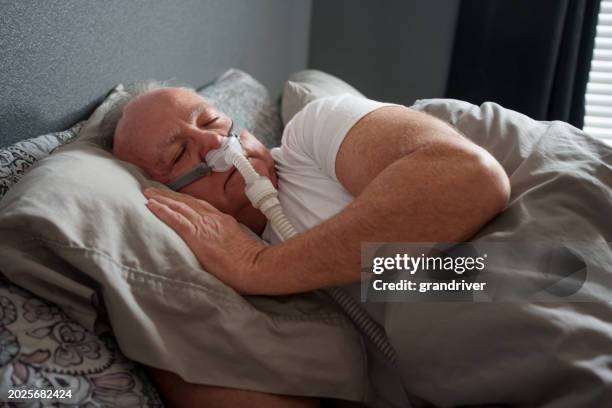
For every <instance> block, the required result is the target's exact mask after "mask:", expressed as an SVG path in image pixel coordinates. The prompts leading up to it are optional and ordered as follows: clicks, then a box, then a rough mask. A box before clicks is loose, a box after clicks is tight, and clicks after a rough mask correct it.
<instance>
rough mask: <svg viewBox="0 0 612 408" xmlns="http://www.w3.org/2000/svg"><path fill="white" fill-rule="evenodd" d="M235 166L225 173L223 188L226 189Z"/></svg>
mask: <svg viewBox="0 0 612 408" xmlns="http://www.w3.org/2000/svg"><path fill="white" fill-rule="evenodd" d="M237 170H238V169H236V167H232V169H231V170H230V171H228V173H227V177H226V178H225V182H224V183H223V189H224V190H227V183H228V182H229V181H230V179H231V178H232V176H233V175H234V173H235V172H236V171H237Z"/></svg>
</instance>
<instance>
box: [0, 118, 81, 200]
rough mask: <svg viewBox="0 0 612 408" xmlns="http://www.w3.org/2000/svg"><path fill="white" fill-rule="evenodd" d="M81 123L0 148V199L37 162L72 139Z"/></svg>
mask: <svg viewBox="0 0 612 408" xmlns="http://www.w3.org/2000/svg"><path fill="white" fill-rule="evenodd" d="M81 126H82V123H77V124H76V125H74V126H73V127H72V128H70V129H68V130H64V131H61V132H55V133H49V134H46V135H42V136H38V137H34V138H31V139H27V140H23V141H21V142H17V143H15V144H12V145H10V146H8V147H3V148H0V199H1V198H2V197H3V196H4V194H6V192H7V191H8V189H9V188H11V187H12V186H13V184H15V183H17V182H18V181H19V179H20V178H21V176H23V175H24V174H25V173H26V172H27V171H28V169H29V168H30V167H31V166H32V165H33V164H34V163H35V162H36V161H38V160H40V159H42V158H43V157H45V156H48V155H49V154H50V153H52V152H53V150H55V149H56V148H57V147H58V146H60V145H62V144H64V143H67V142H69V141H71V140H72V139H74V138H75V137H76V135H77V134H78V133H79V130H80V129H81Z"/></svg>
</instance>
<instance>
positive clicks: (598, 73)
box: [584, 0, 612, 145]
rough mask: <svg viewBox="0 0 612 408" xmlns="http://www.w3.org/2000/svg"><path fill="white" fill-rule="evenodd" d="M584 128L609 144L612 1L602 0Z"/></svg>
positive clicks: (611, 127) (611, 133)
mask: <svg viewBox="0 0 612 408" xmlns="http://www.w3.org/2000/svg"><path fill="white" fill-rule="evenodd" d="M585 99H586V106H585V115H584V131H585V132H587V133H588V134H590V135H592V136H595V137H598V138H600V139H603V140H604V141H605V142H607V143H608V144H610V145H612V0H603V1H602V2H601V9H600V11H599V18H598V21H597V35H596V37H595V49H594V50H593V59H592V60H591V72H590V73H589V82H588V84H587V91H586V98H585Z"/></svg>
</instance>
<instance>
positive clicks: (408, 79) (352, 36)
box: [309, 0, 459, 104]
mask: <svg viewBox="0 0 612 408" xmlns="http://www.w3.org/2000/svg"><path fill="white" fill-rule="evenodd" d="M458 8H459V1H458V0H382V1H381V0H314V1H313V9H312V23H311V28H310V35H311V37H310V54H309V55H310V57H309V66H310V67H311V68H316V69H321V70H324V71H327V72H329V73H331V74H334V75H337V76H339V77H340V78H343V79H344V80H346V81H348V82H349V83H351V84H352V85H354V86H355V87H357V89H359V90H360V91H361V92H363V93H365V95H366V96H368V97H370V98H373V99H379V100H384V101H389V102H398V103H402V104H412V102H414V100H415V99H418V98H429V97H442V96H444V91H445V88H446V79H447V76H448V71H449V67H450V60H451V54H452V48H453V41H454V32H455V22H456V18H457V13H458Z"/></svg>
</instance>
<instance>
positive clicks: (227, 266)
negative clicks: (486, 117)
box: [144, 107, 509, 295]
mask: <svg viewBox="0 0 612 408" xmlns="http://www.w3.org/2000/svg"><path fill="white" fill-rule="evenodd" d="M335 167H336V169H335V170H336V175H337V178H338V180H339V181H340V182H341V183H342V185H343V186H344V187H345V188H346V189H347V190H348V191H349V192H350V193H352V194H353V195H354V196H355V200H354V201H353V202H352V203H351V204H350V205H348V206H347V207H346V208H344V209H343V210H342V211H341V212H339V213H338V214H336V215H335V216H333V217H332V218H330V219H329V220H327V221H325V222H323V223H321V224H319V225H318V226H316V227H314V228H312V229H310V230H308V231H306V232H304V233H302V234H301V235H299V236H297V237H295V238H292V239H290V240H289V241H287V242H284V243H282V244H279V245H275V246H272V247H266V246H265V245H263V244H262V243H260V242H259V241H258V240H256V239H254V238H253V237H252V236H250V235H248V234H246V233H245V232H244V231H242V230H241V228H240V225H239V224H238V222H237V221H236V220H235V219H234V218H233V217H232V216H230V215H227V214H223V213H221V212H220V211H219V210H217V209H216V208H214V207H213V206H212V205H211V204H209V203H207V202H206V201H203V200H198V199H195V198H193V197H190V196H187V195H185V194H180V193H175V192H172V191H166V190H155V189H148V190H145V192H144V193H145V195H146V196H147V197H148V198H149V201H148V203H147V205H148V207H149V208H150V209H151V211H152V212H153V213H154V214H155V215H156V216H157V217H159V218H160V219H161V220H162V221H164V222H165V223H167V224H168V225H169V226H170V227H172V228H173V229H174V230H175V231H176V232H177V233H178V234H179V235H180V236H181V237H182V238H183V239H184V240H185V242H186V243H187V244H188V245H189V247H190V248H191V250H192V251H193V252H194V254H195V255H196V257H197V258H198V260H199V261H200V263H201V264H202V266H203V267H204V268H205V269H206V270H207V271H208V272H210V273H212V274H213V275H215V276H216V277H217V278H219V279H220V280H222V281H223V282H225V283H226V284H227V285H229V286H231V287H233V288H234V289H235V290H237V291H239V292H240V293H243V294H251V295H281V294H290V293H299V292H304V291H309V290H313V289H320V288H324V287H330V286H338V285H342V284H346V283H350V282H356V281H358V280H359V279H360V277H361V274H360V272H361V266H360V260H361V254H360V250H361V242H363V241H406V242H410V241H412V242H458V241H463V240H465V239H468V238H469V237H471V236H472V235H473V234H474V233H476V232H477V231H478V230H479V229H480V228H481V227H482V226H483V225H484V224H485V223H486V222H487V221H489V220H490V219H491V218H492V217H494V216H495V215H496V214H497V213H498V212H500V211H501V210H502V209H503V208H504V206H505V205H506V202H507V200H508V195H509V183H508V178H507V177H506V174H505V173H504V170H503V169H502V168H501V166H500V165H499V163H497V162H496V161H495V159H493V157H491V156H490V155H489V154H488V153H487V152H486V151H485V150H483V149H481V148H480V147H478V146H476V145H474V144H473V143H471V142H469V141H468V140H467V139H465V138H464V137H462V136H461V135H460V134H459V133H458V132H457V131H456V130H454V129H453V128H451V127H450V126H448V125H447V124H445V123H444V122H441V121H439V120H437V119H435V118H433V117H430V116H428V115H425V114H422V113H418V112H415V111H413V110H411V109H408V108H403V107H383V108H380V109H378V110H375V111H373V112H371V113H369V114H368V115H366V116H365V117H363V118H362V119H361V120H360V121H359V122H357V124H356V125H355V126H353V128H352V129H351V130H350V131H349V132H348V134H347V135H346V137H345V138H344V140H343V143H342V144H341V146H340V149H339V152H338V154H337V157H336V166H335Z"/></svg>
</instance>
